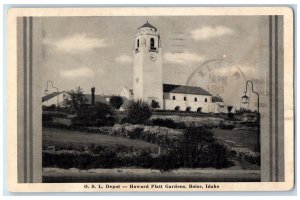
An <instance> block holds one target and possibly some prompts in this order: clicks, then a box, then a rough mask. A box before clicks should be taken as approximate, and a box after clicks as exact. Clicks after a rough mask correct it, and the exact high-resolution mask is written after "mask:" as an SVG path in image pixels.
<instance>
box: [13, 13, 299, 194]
mask: <svg viewBox="0 0 300 200" xmlns="http://www.w3.org/2000/svg"><path fill="white" fill-rule="evenodd" d="M177 9H178V12H177V13H176V12H171V11H170V10H168V9H167V8H165V10H166V12H165V14H164V13H163V12H162V11H159V12H158V13H155V11H156V10H155V8H153V11H152V12H151V9H150V10H148V9H144V8H139V9H136V10H133V11H132V13H131V12H129V11H130V9H127V10H128V14H127V15H126V14H124V12H125V11H122V10H118V9H116V8H115V11H114V12H112V13H113V14H110V15H109V14H106V13H105V9H103V10H104V11H103V10H102V11H103V12H104V14H103V15H102V14H101V9H100V12H99V13H100V15H97V14H95V15H93V14H89V15H80V14H78V15H77V16H76V15H75V16H74V12H73V13H72V15H70V16H68V14H66V15H62V16H60V15H57V16H55V15H53V16H52V15H51V14H50V15H49V16H42V15H39V14H37V15H32V16H30V15H23V14H21V16H17V17H15V20H16V32H15V35H16V38H15V40H16V47H15V48H16V52H17V53H16V54H17V55H16V65H17V67H16V68H17V70H16V71H17V77H18V78H17V94H18V96H17V100H16V101H17V102H18V106H17V110H18V117H17V123H18V124H21V125H18V127H20V128H18V130H17V137H18V139H17V141H18V144H17V146H16V147H17V150H16V151H17V155H16V159H17V182H18V183H43V184H47V183H85V185H84V186H82V189H87V190H92V189H93V188H94V187H95V188H97V189H99V190H101V189H103V190H105V189H107V190H110V189H119V190H130V189H132V190H143V189H148V190H149V191H151V190H168V189H171V190H174V189H179V190H189V189H191V190H209V189H212V190H218V189H219V190H222V188H221V186H220V185H219V183H235V184H239V182H242V183H243V184H245V183H246V184H247V183H252V182H257V183H262V182H285V181H288V180H290V179H287V176H288V174H287V173H286V172H290V169H291V168H290V167H287V165H286V163H287V162H289V161H292V160H290V159H291V157H292V155H291V156H290V154H289V155H287V154H285V151H286V150H285V148H287V146H286V144H287V143H286V142H287V140H286V137H287V135H286V133H285V131H286V129H285V128H286V125H285V121H286V120H292V119H293V104H291V105H290V104H289V105H288V106H286V105H285V104H286V103H287V102H288V103H290V101H289V100H288V99H289V98H291V97H292V95H290V94H292V93H286V87H290V86H291V87H292V85H289V84H293V80H292V79H290V80H289V81H285V80H286V78H287V77H288V76H287V75H286V71H285V70H286V69H287V66H291V65H287V64H285V63H286V62H287V61H290V62H291V63H292V60H288V58H290V57H291V56H290V55H291V52H292V48H291V49H289V48H285V47H286V43H287V41H286V40H284V38H285V37H286V36H288V34H290V32H291V31H290V32H288V30H289V29H286V28H285V24H287V23H288V22H286V21H285V20H286V19H287V18H288V19H290V18H291V16H292V14H291V12H290V10H289V9H288V8H283V9H282V13H280V12H279V13H276V12H274V14H268V12H267V10H266V14H264V12H258V14H251V12H252V11H251V10H250V14H249V13H247V12H245V13H246V14H243V13H242V12H241V14H237V12H232V14H231V12H230V10H229V11H227V12H226V13H224V12H223V13H224V14H222V12H221V11H222V9H219V10H216V11H213V10H212V11H211V12H209V9H208V11H205V10H204V11H205V12H203V13H202V12H201V10H196V9H194V10H193V9H191V13H192V14H184V13H185V12H184V11H187V8H182V12H179V11H180V9H179V8H177ZM224 9H225V8H224ZM112 10H114V9H113V8H112ZM279 11H281V10H279ZM119 12H120V14H119ZM143 12H144V13H143ZM193 12H194V14H193ZM218 12H220V14H217V13H218ZM16 13H17V12H16ZM45 13H47V12H45ZM50 13H51V12H50ZM86 13H88V12H86ZM153 13H155V14H153ZM209 13H210V14H209ZM253 13H255V12H253ZM22 15H23V16H22ZM285 15H286V16H285ZM284 33H285V34H284ZM287 53H289V54H287ZM286 54H287V56H286ZM288 69H289V70H290V69H292V68H291V67H289V68H288ZM290 77H292V75H291V76H290ZM289 122H291V121H289ZM291 123H293V122H291ZM290 128H292V127H290ZM289 134H292V132H291V133H289ZM288 140H290V137H289V139H288ZM290 142H291V143H292V141H290ZM91 183H93V184H91ZM94 183H99V184H94ZM117 183H121V185H116V184H117ZM122 183H124V185H122ZM181 183H185V184H181ZM83 187H84V188H83ZM227 187H228V186H227ZM224 189H225V188H224ZM261 189H262V188H261ZM261 189H259V190H261ZM227 190H228V188H227Z"/></svg>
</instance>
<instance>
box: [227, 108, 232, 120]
mask: <svg viewBox="0 0 300 200" xmlns="http://www.w3.org/2000/svg"><path fill="white" fill-rule="evenodd" d="M232 109H233V106H228V107H227V111H228V113H227V116H228V118H229V119H232V118H233V116H234V113H233V112H231V111H232Z"/></svg>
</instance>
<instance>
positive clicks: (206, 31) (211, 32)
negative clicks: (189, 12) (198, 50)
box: [190, 26, 234, 40]
mask: <svg viewBox="0 0 300 200" xmlns="http://www.w3.org/2000/svg"><path fill="white" fill-rule="evenodd" d="M190 33H191V35H192V38H193V39H194V40H206V39H209V38H216V37H220V36H223V35H232V34H234V31H233V30H232V29H230V28H228V27H225V26H215V27H212V26H203V27H202V28H200V29H195V30H192V31H191V32H190Z"/></svg>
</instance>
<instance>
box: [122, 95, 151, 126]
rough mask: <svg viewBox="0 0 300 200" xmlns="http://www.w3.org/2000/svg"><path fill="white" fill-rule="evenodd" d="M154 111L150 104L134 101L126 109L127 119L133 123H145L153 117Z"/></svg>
mask: <svg viewBox="0 0 300 200" xmlns="http://www.w3.org/2000/svg"><path fill="white" fill-rule="evenodd" d="M151 115H152V112H151V109H150V107H149V105H148V104H147V103H146V102H144V101H142V100H138V101H136V102H135V101H132V102H130V103H129V105H128V107H127V111H126V121H127V122H128V123H131V124H143V123H146V121H147V120H148V119H149V118H150V117H151Z"/></svg>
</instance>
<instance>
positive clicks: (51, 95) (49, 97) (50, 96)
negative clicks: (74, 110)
mask: <svg viewBox="0 0 300 200" xmlns="http://www.w3.org/2000/svg"><path fill="white" fill-rule="evenodd" d="M63 92H64V91H62V92H52V93H51V94H48V95H46V96H43V97H42V102H44V101H48V100H49V99H52V98H53V97H56V96H57V95H59V94H61V93H63Z"/></svg>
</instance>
